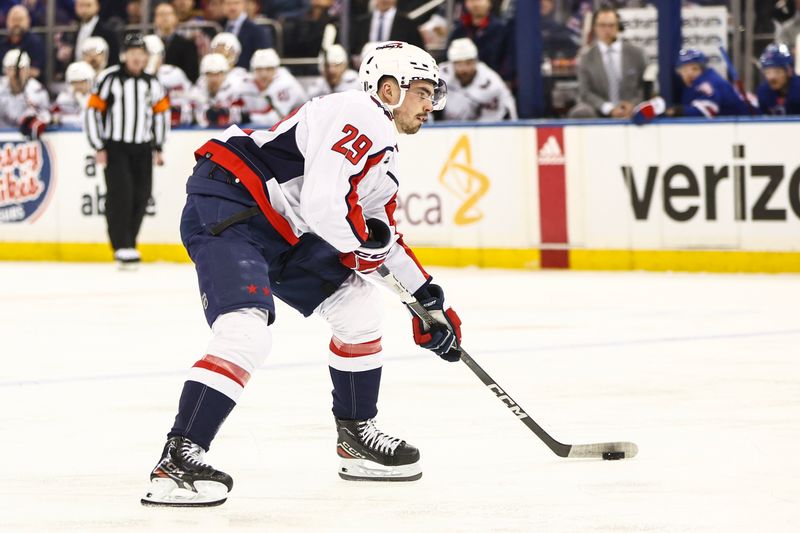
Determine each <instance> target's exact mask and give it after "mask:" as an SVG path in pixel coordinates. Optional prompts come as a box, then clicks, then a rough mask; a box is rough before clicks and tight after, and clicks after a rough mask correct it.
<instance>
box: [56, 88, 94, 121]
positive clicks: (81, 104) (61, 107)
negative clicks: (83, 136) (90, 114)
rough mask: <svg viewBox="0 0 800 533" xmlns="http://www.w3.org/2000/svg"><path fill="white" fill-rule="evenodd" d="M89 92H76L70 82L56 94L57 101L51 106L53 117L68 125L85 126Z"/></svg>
mask: <svg viewBox="0 0 800 533" xmlns="http://www.w3.org/2000/svg"><path fill="white" fill-rule="evenodd" d="M89 94H90V93H86V94H80V93H76V92H75V89H73V88H72V86H71V85H69V84H68V85H67V86H66V87H64V89H63V90H62V91H61V92H60V93H58V96H56V101H55V103H54V104H53V107H52V108H51V112H52V115H53V119H54V120H55V121H56V122H58V123H60V124H65V125H67V126H77V127H83V122H84V118H85V117H84V113H86V105H87V103H88V102H89Z"/></svg>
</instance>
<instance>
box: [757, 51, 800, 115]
mask: <svg viewBox="0 0 800 533" xmlns="http://www.w3.org/2000/svg"><path fill="white" fill-rule="evenodd" d="M760 63H761V72H762V73H763V74H764V82H763V83H762V84H761V85H759V87H758V91H757V96H758V109H759V111H760V112H761V113H763V114H765V115H798V114H800V76H797V75H796V74H795V73H794V71H793V67H794V59H793V58H792V54H791V53H790V52H789V48H788V47H787V46H786V45H784V44H771V45H769V46H767V49H766V50H764V53H763V54H761V59H760Z"/></svg>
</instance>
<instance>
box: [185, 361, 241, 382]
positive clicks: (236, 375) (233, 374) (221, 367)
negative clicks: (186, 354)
mask: <svg viewBox="0 0 800 533" xmlns="http://www.w3.org/2000/svg"><path fill="white" fill-rule="evenodd" d="M193 366H195V367H197V368H205V369H206V370H210V371H211V372H216V373H217V374H221V375H223V376H225V377H226V378H229V379H230V380H232V381H234V382H235V383H238V384H239V386H240V387H244V386H245V385H247V382H248V381H250V372H248V371H247V370H245V369H244V368H242V367H240V366H239V365H237V364H235V363H231V362H230V361H226V360H225V359H222V358H221V357H217V356H215V355H206V356H205V357H203V358H202V359H200V360H199V361H197V362H196V363H195V364H194V365H193Z"/></svg>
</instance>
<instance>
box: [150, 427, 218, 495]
mask: <svg viewBox="0 0 800 533" xmlns="http://www.w3.org/2000/svg"><path fill="white" fill-rule="evenodd" d="M203 453H204V451H203V448H201V447H200V446H198V445H197V444H195V443H194V442H192V441H190V440H189V439H187V438H185V437H172V438H171V439H169V440H168V441H167V444H165V445H164V452H163V454H162V457H161V460H160V461H159V462H158V464H157V465H156V467H155V468H154V469H153V472H152V473H151V474H150V491H149V492H148V493H147V495H146V496H145V497H144V498H142V505H166V506H172V507H212V506H214V505H221V504H222V503H225V500H226V499H227V497H228V493H229V492H230V491H231V489H232V488H233V479H232V478H231V476H229V475H228V474H226V473H225V472H220V471H219V470H216V469H215V468H212V467H211V466H209V465H207V464H205V463H203Z"/></svg>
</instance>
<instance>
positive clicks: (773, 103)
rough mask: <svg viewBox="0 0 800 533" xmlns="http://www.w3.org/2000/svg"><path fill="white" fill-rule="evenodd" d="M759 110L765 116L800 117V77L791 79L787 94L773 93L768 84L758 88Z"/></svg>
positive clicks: (764, 83)
mask: <svg viewBox="0 0 800 533" xmlns="http://www.w3.org/2000/svg"><path fill="white" fill-rule="evenodd" d="M756 94H757V95H758V110H759V111H761V112H762V113H763V114H765V115H800V76H797V75H792V77H791V78H789V90H788V91H787V92H786V94H781V93H779V92H778V91H773V90H772V89H770V88H769V85H768V84H767V82H766V81H765V82H763V83H762V84H761V85H759V86H758V92H757V93H756Z"/></svg>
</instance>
